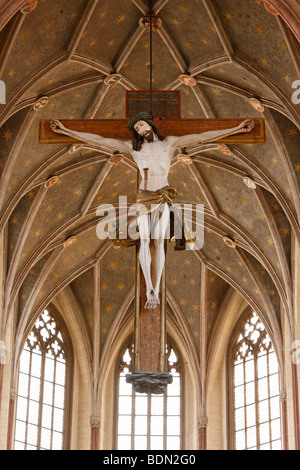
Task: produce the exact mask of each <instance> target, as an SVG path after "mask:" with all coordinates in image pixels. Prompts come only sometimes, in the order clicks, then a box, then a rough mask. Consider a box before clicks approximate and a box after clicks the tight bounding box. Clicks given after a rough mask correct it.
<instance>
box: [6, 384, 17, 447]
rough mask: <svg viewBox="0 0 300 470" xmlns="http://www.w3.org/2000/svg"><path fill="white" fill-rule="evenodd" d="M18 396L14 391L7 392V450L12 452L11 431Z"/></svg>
mask: <svg viewBox="0 0 300 470" xmlns="http://www.w3.org/2000/svg"><path fill="white" fill-rule="evenodd" d="M17 396H18V394H17V392H16V391H15V390H12V389H11V390H10V392H9V409H8V425H7V450H13V449H12V448H13V430H14V422H15V410H16V398H17Z"/></svg>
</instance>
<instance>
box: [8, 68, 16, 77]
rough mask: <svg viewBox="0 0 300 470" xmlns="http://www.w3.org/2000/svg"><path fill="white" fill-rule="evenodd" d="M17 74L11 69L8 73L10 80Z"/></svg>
mask: <svg viewBox="0 0 300 470" xmlns="http://www.w3.org/2000/svg"><path fill="white" fill-rule="evenodd" d="M15 74H16V71H15V70H13V69H10V71H9V72H8V76H9V77H10V78H12V77H13V76H14V75H15Z"/></svg>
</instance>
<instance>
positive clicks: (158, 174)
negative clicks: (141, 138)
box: [132, 137, 176, 191]
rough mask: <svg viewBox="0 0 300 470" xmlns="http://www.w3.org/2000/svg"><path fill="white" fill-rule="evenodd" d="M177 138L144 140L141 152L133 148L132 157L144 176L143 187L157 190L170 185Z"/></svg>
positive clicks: (141, 186)
mask: <svg viewBox="0 0 300 470" xmlns="http://www.w3.org/2000/svg"><path fill="white" fill-rule="evenodd" d="M175 140H176V138H175V137H166V138H165V139H164V140H163V141H160V140H155V141H154V142H150V143H148V142H144V144H143V146H142V149H141V150H140V151H139V152H136V151H134V150H132V157H133V159H134V161H135V163H136V164H137V166H138V169H139V171H140V174H141V178H142V179H141V183H140V188H141V189H144V190H145V189H147V190H149V191H156V190H157V189H160V188H163V187H164V186H168V184H169V182H168V175H169V170H170V164H171V160H172V156H173V151H174V148H172V149H171V147H172V144H173V143H174V141H175ZM145 169H146V172H145V171H144V170H145ZM146 174H147V177H146Z"/></svg>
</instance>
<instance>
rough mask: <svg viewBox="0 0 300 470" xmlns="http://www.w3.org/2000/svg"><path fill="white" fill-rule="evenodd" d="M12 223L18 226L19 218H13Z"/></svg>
mask: <svg viewBox="0 0 300 470" xmlns="http://www.w3.org/2000/svg"><path fill="white" fill-rule="evenodd" d="M11 222H12V223H13V224H14V225H16V224H18V223H19V221H18V219H17V217H13V218H12V219H11Z"/></svg>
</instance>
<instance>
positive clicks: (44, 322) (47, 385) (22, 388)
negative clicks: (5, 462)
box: [14, 310, 66, 450]
mask: <svg viewBox="0 0 300 470" xmlns="http://www.w3.org/2000/svg"><path fill="white" fill-rule="evenodd" d="M65 395H66V350H65V344H64V340H63V336H62V333H61V330H60V328H59V326H58V324H57V322H56V321H55V319H54V318H53V316H52V315H51V313H50V312H49V311H48V310H44V311H43V313H42V314H41V315H40V317H39V318H38V319H37V320H36V322H35V324H34V326H33V328H32V330H31V332H30V334H29V335H28V337H27V339H26V341H25V345H24V348H23V351H22V354H21V358H20V366H19V380H18V399H17V412H16V426H15V446H14V448H15V450H21V449H22V450H25V449H27V450H39V449H45V450H61V449H63V438H64V435H63V432H64V418H65V412H64V410H65Z"/></svg>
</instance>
